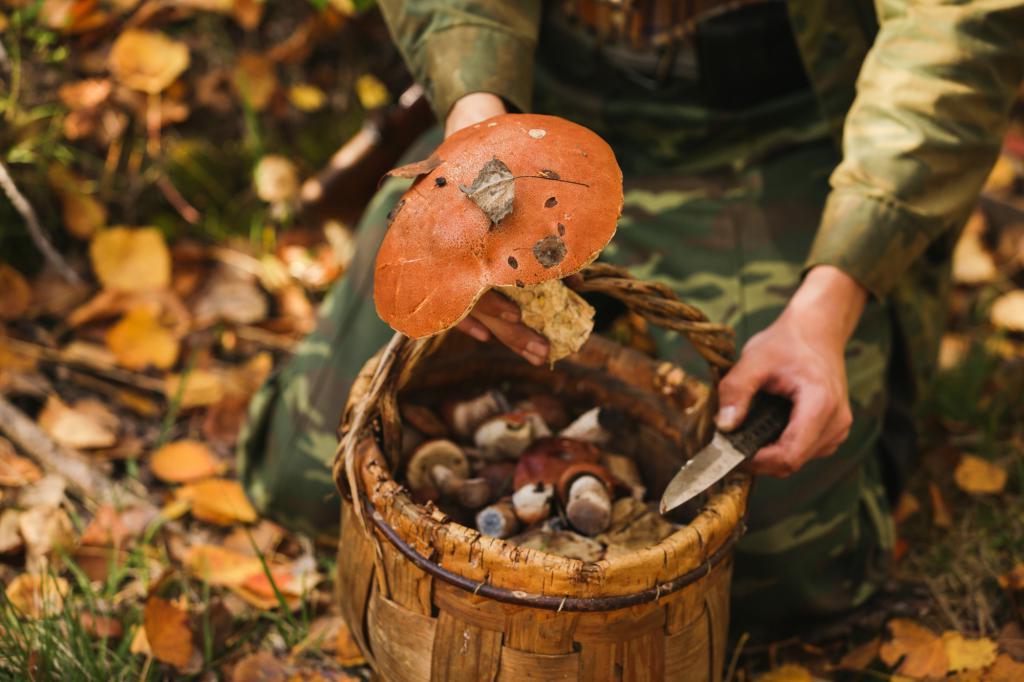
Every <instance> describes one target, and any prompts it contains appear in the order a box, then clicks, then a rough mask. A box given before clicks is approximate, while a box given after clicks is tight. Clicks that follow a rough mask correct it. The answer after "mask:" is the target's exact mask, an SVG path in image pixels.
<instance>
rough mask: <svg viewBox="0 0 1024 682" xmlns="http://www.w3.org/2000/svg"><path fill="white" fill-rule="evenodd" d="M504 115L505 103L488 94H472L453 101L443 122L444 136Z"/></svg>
mask: <svg viewBox="0 0 1024 682" xmlns="http://www.w3.org/2000/svg"><path fill="white" fill-rule="evenodd" d="M504 113H506V109H505V103H504V102H503V101H502V100H501V98H500V97H498V96H497V95H492V94H491V93H489V92H473V93H470V94H468V95H465V96H463V97H461V98H459V99H458V100H456V101H455V104H453V105H452V108H451V110H450V111H449V112H448V118H446V119H445V122H444V136H445V137H448V136H449V135H451V134H452V133H454V132H456V131H458V130H462V129H463V128H466V127H468V126H471V125H473V124H474V123H479V122H480V121H484V120H486V119H488V118H491V117H492V116H498V115H500V114H504Z"/></svg>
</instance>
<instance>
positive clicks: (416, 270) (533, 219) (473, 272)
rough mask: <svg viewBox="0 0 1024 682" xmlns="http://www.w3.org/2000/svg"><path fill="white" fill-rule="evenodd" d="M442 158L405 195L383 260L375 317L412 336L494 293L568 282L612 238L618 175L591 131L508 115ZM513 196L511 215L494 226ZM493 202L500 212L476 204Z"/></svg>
mask: <svg viewBox="0 0 1024 682" xmlns="http://www.w3.org/2000/svg"><path fill="white" fill-rule="evenodd" d="M534 131H543V134H542V135H538V134H534ZM435 154H436V156H437V157H439V158H440V159H443V161H442V162H441V163H440V164H439V165H438V166H437V167H435V168H433V169H432V170H430V171H429V172H427V173H425V174H424V175H421V176H420V177H419V179H418V180H417V181H416V182H415V183H413V185H412V187H411V188H410V189H409V191H407V192H406V193H405V195H403V197H402V199H401V200H400V201H399V203H398V204H397V205H396V207H395V210H394V211H393V214H392V223H391V227H390V228H389V230H388V233H387V235H386V236H385V238H384V242H383V243H382V244H381V248H380V251H379V252H378V254H377V264H376V273H375V278H374V301H375V303H376V306H377V312H378V314H379V315H380V316H381V318H382V319H384V321H385V322H387V323H388V324H390V325H391V326H392V327H393V328H395V329H396V330H398V331H400V332H402V333H403V334H405V335H407V336H410V337H413V338H421V337H424V336H430V335H432V334H436V333H438V332H441V331H444V330H445V329H448V328H450V327H452V326H454V325H455V324H457V323H458V322H459V321H460V320H462V319H463V318H464V317H465V316H466V315H467V314H468V313H469V311H470V310H471V309H472V307H473V305H474V304H475V303H476V301H477V299H479V297H480V296H482V295H483V294H484V293H485V292H486V291H487V290H489V289H490V288H491V287H495V286H518V287H527V286H533V285H536V284H540V283H541V282H545V281H548V280H554V279H561V278H564V277H567V276H568V275H571V274H573V273H575V272H577V271H578V270H579V269H580V268H582V267H583V266H585V265H587V264H588V263H590V262H591V261H593V260H594V259H595V258H596V257H597V255H598V254H599V253H600V251H601V249H603V248H604V246H605V245H606V244H607V243H608V241H609V240H610V239H611V237H612V235H613V234H614V233H615V224H616V221H617V219H618V216H619V213H620V212H621V209H622V173H621V171H620V170H619V167H618V164H617V162H616V161H615V155H614V154H613V153H612V150H611V148H610V147H609V146H608V145H607V144H606V143H605V142H604V141H603V140H602V139H601V138H600V137H598V136H597V135H595V134H594V133H593V132H591V131H589V130H587V129H586V128H583V127H581V126H578V125H576V124H574V123H570V122H569V121H566V120H564V119H560V118H557V117H552V116H539V115H533V114H508V115H504V116H499V117H495V118H493V119H489V120H487V121H484V122H481V123H480V124H478V125H476V126H471V127H469V128H466V129H463V130H461V131H459V132H457V133H455V134H454V135H452V136H451V137H449V138H448V139H447V140H445V142H444V143H443V144H442V145H441V146H440V147H438V149H437V151H436V152H435ZM495 159H496V160H497V161H499V162H500V164H501V166H503V167H504V168H506V169H507V170H508V172H509V173H511V174H512V180H511V181H508V179H507V177H506V174H505V172H504V171H502V170H501V168H500V167H498V165H497V163H492V161H494V160H495ZM488 164H491V166H490V168H491V170H492V172H491V174H490V175H488V174H487V173H484V172H483V171H485V169H486V168H487V167H488ZM481 176H486V177H484V178H483V179H482V180H480V181H479V182H477V181H478V179H480V178H481ZM442 178H443V180H442ZM503 179H504V180H503ZM503 182H504V183H505V184H503ZM474 185H476V187H474ZM460 187H461V188H465V190H468V192H467V191H464V190H462V189H460ZM509 188H511V194H512V203H511V212H510V213H508V214H505V215H501V216H500V217H499V219H498V221H497V223H496V222H495V220H493V219H492V218H493V217H497V216H498V215H499V214H501V213H503V209H504V204H505V203H506V202H507V196H506V193H507V192H508V189H509ZM492 192H493V193H494V194H495V195H496V196H497V198H498V199H499V200H500V201H497V202H496V204H495V206H496V208H497V209H502V210H499V211H497V213H496V212H495V211H494V210H492V209H490V208H483V207H481V206H480V205H479V204H478V202H477V201H476V199H483V198H484V197H485V196H487V197H490V196H491V194H492ZM484 203H485V204H487V205H488V206H489V204H488V203H487V202H486V201H485V202H484ZM488 212H490V214H491V215H488Z"/></svg>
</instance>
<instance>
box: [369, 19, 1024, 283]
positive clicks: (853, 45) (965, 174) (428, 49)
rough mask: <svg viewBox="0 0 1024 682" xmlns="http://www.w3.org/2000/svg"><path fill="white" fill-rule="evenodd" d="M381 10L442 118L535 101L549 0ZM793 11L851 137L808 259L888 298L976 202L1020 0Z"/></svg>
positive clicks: (1019, 59) (826, 96)
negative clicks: (494, 103) (482, 98)
mask: <svg viewBox="0 0 1024 682" xmlns="http://www.w3.org/2000/svg"><path fill="white" fill-rule="evenodd" d="M380 5H381V7H382V9H383V11H384V14H385V17H386V18H387V20H388V23H389V25H390V27H391V30H392V32H393V34H394V36H395V39H396V41H397V42H398V45H399V47H400V49H401V50H402V53H403V54H404V56H405V58H406V61H407V62H408V64H409V66H410V68H411V69H412V71H413V73H414V75H415V77H416V78H417V80H418V81H419V82H421V83H423V84H424V85H425V86H426V88H427V91H428V93H429V95H430V98H431V100H432V102H433V105H434V108H435V110H436V111H437V113H438V115H439V116H441V117H443V116H444V115H445V114H446V113H447V111H448V109H449V108H450V107H451V105H452V104H453V103H454V102H455V101H456V100H457V99H458V98H460V97H461V96H463V95H465V94H468V93H471V92H491V93H495V94H497V95H500V96H501V97H503V98H504V99H505V100H506V101H508V102H510V103H512V104H513V105H514V106H515V107H517V108H519V109H521V110H524V111H526V110H528V109H529V106H530V94H531V89H532V71H533V69H532V64H533V52H534V47H535V45H536V41H537V33H538V24H539V22H540V17H541V2H540V0H380ZM788 7H789V13H790V19H791V22H792V25H793V29H794V35H795V37H796V41H797V44H798V46H799V48H800V51H801V54H802V56H803V59H804V63H805V66H806V69H807V72H808V75H809V77H810V79H811V83H812V87H813V88H814V90H815V93H816V95H817V97H818V101H819V103H820V107H821V110H822V113H823V114H824V116H825V118H826V119H827V120H828V121H829V123H830V125H831V127H832V130H833V133H834V134H835V136H836V138H837V139H842V145H843V161H842V163H841V164H840V165H839V166H838V167H837V168H836V170H835V172H834V173H833V175H832V179H831V183H832V188H833V189H832V193H831V195H830V197H829V199H828V201H827V203H826V206H825V209H824V213H823V215H822V218H821V224H820V226H819V229H818V233H817V237H816V240H815V243H814V246H813V247H812V249H811V252H810V254H809V255H808V259H807V265H808V267H810V266H813V265H819V264H831V265H835V266H837V267H839V268H841V269H842V270H844V271H845V272H847V273H848V274H850V275H851V276H852V277H854V278H855V279H856V280H857V281H859V282H860V283H861V284H862V285H863V286H864V287H866V288H867V289H868V290H869V291H871V292H872V293H873V294H874V295H875V296H879V297H882V296H885V295H887V294H889V293H890V291H891V290H892V289H893V288H894V287H895V286H896V285H897V283H898V282H899V281H900V280H901V278H903V276H904V274H905V273H907V271H908V269H909V268H910V266H911V264H912V263H913V262H914V261H915V260H917V259H918V257H919V256H921V255H922V254H923V253H924V252H925V250H926V249H927V248H928V247H929V245H930V244H932V243H933V242H934V241H936V240H937V239H938V238H939V237H940V236H942V235H947V236H948V235H949V234H950V233H952V232H954V231H955V230H956V229H957V228H959V226H960V225H962V224H963V222H964V220H965V219H966V217H967V215H968V213H969V212H970V210H971V208H972V207H973V206H974V204H975V202H976V201H977V197H978V193H979V191H980V190H981V187H982V184H983V183H984V180H985V178H986V176H987V175H988V172H989V170H990V168H991V166H992V164H993V162H994V161H995V158H996V156H997V154H998V151H999V147H1000V143H1001V140H1002V137H1003V133H1004V131H1005V129H1006V126H1007V122H1008V117H1009V111H1010V107H1011V105H1012V104H1013V101H1014V98H1015V95H1016V91H1017V87H1018V85H1019V84H1020V83H1021V81H1022V79H1024V3H1022V2H1020V1H1014V0H976V1H973V2H971V1H966V2H950V1H948V0H930V1H924V0H875V2H874V11H872V7H871V5H870V4H869V0H789V2H788ZM876 17H877V25H876Z"/></svg>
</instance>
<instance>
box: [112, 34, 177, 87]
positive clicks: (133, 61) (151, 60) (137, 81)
mask: <svg viewBox="0 0 1024 682" xmlns="http://www.w3.org/2000/svg"><path fill="white" fill-rule="evenodd" d="M188 64H189V53H188V46H187V45H185V43H183V42H181V41H178V40H172V39H171V38H168V37H167V36H165V35H163V34H162V33H158V32H156V31H145V30H141V29H128V30H126V31H123V32H122V33H121V35H119V36H118V37H117V40H115V41H114V45H113V47H112V48H111V49H110V70H111V72H112V73H113V74H114V77H115V78H117V80H119V81H120V82H121V83H123V84H125V85H127V86H128V87H129V88H132V89H133V90H141V91H142V92H146V93H149V94H151V95H155V94H157V93H159V92H161V91H163V90H166V89H167V87H168V86H169V85H170V84H171V83H173V82H174V81H175V80H176V79H177V78H178V76H180V75H181V73H182V72H183V71H184V70H185V69H187V68H188Z"/></svg>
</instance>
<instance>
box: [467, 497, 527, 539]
mask: <svg viewBox="0 0 1024 682" xmlns="http://www.w3.org/2000/svg"><path fill="white" fill-rule="evenodd" d="M476 529H477V530H478V531H480V532H481V533H483V534H484V535H490V536H492V537H496V538H507V537H509V536H511V535H514V534H515V533H516V531H518V530H519V518H518V517H517V516H516V510H515V508H514V507H513V506H512V500H511V499H508V498H506V499H502V500H499V501H497V502H495V503H494V504H492V505H489V506H487V507H484V508H483V509H481V510H480V511H479V512H477V515H476Z"/></svg>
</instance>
